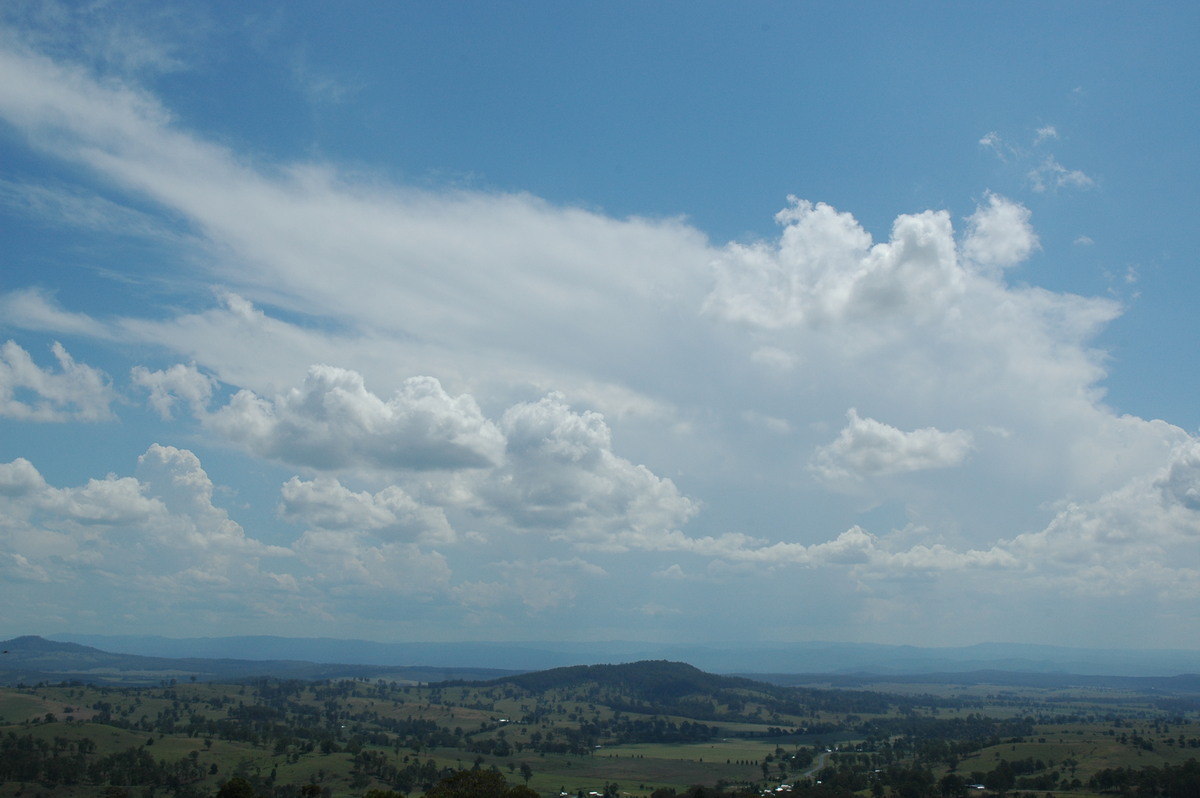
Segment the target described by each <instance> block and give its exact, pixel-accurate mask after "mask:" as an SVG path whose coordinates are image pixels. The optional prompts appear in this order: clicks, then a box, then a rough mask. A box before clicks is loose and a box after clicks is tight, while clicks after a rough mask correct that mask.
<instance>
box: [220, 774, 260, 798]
mask: <svg viewBox="0 0 1200 798" xmlns="http://www.w3.org/2000/svg"><path fill="white" fill-rule="evenodd" d="M217 798H258V796H257V794H256V793H255V792H254V788H253V787H251V786H250V782H248V781H246V780H245V779H244V778H242V777H241V776H234V777H233V778H232V779H230V780H229V781H227V782H225V783H224V784H222V785H221V789H219V790H217Z"/></svg>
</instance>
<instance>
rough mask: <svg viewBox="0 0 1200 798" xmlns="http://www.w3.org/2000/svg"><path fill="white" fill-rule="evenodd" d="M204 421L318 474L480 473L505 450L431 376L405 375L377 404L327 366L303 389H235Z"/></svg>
mask: <svg viewBox="0 0 1200 798" xmlns="http://www.w3.org/2000/svg"><path fill="white" fill-rule="evenodd" d="M206 423H207V424H208V425H209V427H210V428H211V429H213V430H215V431H217V432H219V433H221V434H222V435H224V436H225V437H226V438H228V439H229V440H231V441H234V442H237V443H238V444H239V445H241V446H243V447H245V448H246V449H247V450H249V451H250V452H252V453H254V454H255V455H257V456H260V457H268V458H271V459H275V460H279V461H281V462H285V463H290V464H293V465H300V466H306V467H309V468H314V469H318V470H336V469H346V468H360V469H377V470H427V469H457V468H481V467H485V466H489V465H493V464H495V463H496V462H497V461H498V460H499V459H500V458H501V456H502V452H503V445H504V442H503V436H502V435H501V433H500V432H499V430H497V429H496V427H495V425H494V424H492V422H490V421H489V420H488V419H486V418H484V416H483V414H482V413H481V412H480V409H479V406H478V404H476V402H475V400H474V399H472V398H471V397H470V396H467V395H461V396H456V397H455V396H450V395H449V394H447V393H446V391H445V390H444V389H443V388H442V386H441V384H440V383H439V382H438V381H437V380H436V379H434V378H432V377H412V378H409V379H407V380H405V381H404V383H403V385H402V387H401V388H400V390H398V391H397V392H396V393H395V394H394V395H393V396H392V397H391V398H389V399H383V398H381V397H379V396H377V395H375V394H374V393H372V392H371V391H369V390H368V389H367V387H366V385H365V383H364V381H363V378H362V376H361V375H360V374H358V373H356V372H354V371H350V370H348V369H341V368H335V367H332V366H313V367H311V368H310V369H309V371H308V375H307V377H306V378H305V380H304V383H303V385H301V386H300V387H298V388H292V389H290V390H288V391H287V392H285V393H282V394H279V395H277V396H275V397H273V398H263V397H260V396H258V395H257V394H255V393H254V392H252V391H249V390H242V391H239V392H238V393H237V394H235V395H234V396H233V398H232V399H230V401H229V404H227V405H226V406H225V407H222V408H220V409H219V410H217V411H216V412H214V413H213V414H212V415H211V416H209V417H208V418H207V419H206Z"/></svg>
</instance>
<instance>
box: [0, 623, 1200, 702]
mask: <svg viewBox="0 0 1200 798" xmlns="http://www.w3.org/2000/svg"><path fill="white" fill-rule="evenodd" d="M103 639H105V640H110V641H112V642H110V644H109V645H110V646H111V647H113V648H117V647H120V644H121V643H124V646H123V647H124V648H125V651H124V652H114V651H105V650H102V649H100V648H97V647H93V646H87V645H83V644H81V643H74V642H67V641H57V640H47V639H45V638H42V637H37V636H34V635H28V636H25V637H17V638H13V639H11V640H5V641H0V650H2V653H0V685H3V684H7V685H14V684H37V683H39V682H49V683H57V682H65V681H84V682H90V683H107V684H121V685H139V684H160V683H164V682H170V681H190V680H195V681H206V682H236V681H243V680H246V679H254V678H263V677H272V678H279V679H302V680H316V679H347V678H363V679H371V680H376V679H383V680H386V681H396V682H408V683H417V682H445V681H475V682H483V681H493V682H494V681H496V680H499V679H505V680H508V681H512V682H514V683H517V684H522V685H525V686H532V685H533V684H534V683H536V684H538V685H541V687H539V689H544V688H545V687H546V686H548V685H549V686H553V682H554V680H561V679H568V680H572V679H575V680H578V679H581V678H585V679H591V680H595V679H607V680H616V681H620V680H621V679H622V678H624V676H623V674H624V673H625V664H628V663H631V662H635V661H636V662H639V663H640V664H641V665H642V666H643V667H642V668H641V669H640V670H639V671H638V679H640V680H642V682H647V681H648V682H650V683H653V682H655V680H660V681H661V680H662V679H666V678H667V677H668V676H669V679H670V680H671V681H672V682H673V683H675V687H678V685H679V684H685V683H686V684H689V685H693V686H696V685H700V686H704V685H707V686H708V687H713V689H716V686H719V685H717V682H718V681H719V682H721V683H722V684H724V683H725V682H728V681H730V680H733V681H738V680H740V681H746V680H748V679H754V680H756V681H757V682H759V683H770V684H774V685H778V686H781V687H795V686H810V687H812V686H826V687H842V688H863V687H870V688H871V689H876V690H878V689H886V685H887V684H888V683H900V682H903V683H908V684H914V683H915V684H988V685H1000V686H1004V685H1008V686H1020V687H1055V688H1062V687H1103V688H1110V689H1128V690H1138V691H1142V692H1146V691H1154V692H1163V693H1170V694H1176V695H1183V694H1186V695H1193V696H1194V695H1198V694H1200V675H1196V674H1197V673H1200V668H1193V669H1191V670H1192V674H1191V675H1171V676H1165V675H1125V674H1120V673H1107V674H1105V673H1091V674H1083V673H1078V672H1076V673H1070V672H1066V671H1057V670H1056V671H1050V670H1046V669H1045V667H1044V665H1045V663H1046V662H1048V660H1039V661H1037V663H1038V664H1039V665H1042V666H1043V667H1042V669H1039V670H1019V669H1017V670H1009V669H1004V668H992V669H983V668H967V669H947V670H942V671H938V672H933V671H926V672H916V671H913V672H909V673H902V672H901V673H887V672H883V671H882V670H877V671H875V672H865V671H864V670H863V669H859V670H858V671H857V672H853V673H847V672H839V673H834V672H825V673H820V672H813V671H812V670H811V669H807V670H804V671H801V670H799V669H798V670H796V671H791V670H786V671H785V670H780V671H776V672H774V673H770V672H753V671H742V672H740V673H739V672H737V671H732V672H731V671H726V675H724V676H714V675H710V674H708V673H706V672H705V670H708V669H703V670H702V669H700V668H698V667H697V666H695V665H693V664H691V663H684V662H681V661H676V662H670V661H669V660H666V659H663V658H658V659H655V660H652V661H651V660H646V659H641V660H637V659H634V658H628V659H626V658H622V657H621V656H619V655H614V654H613V652H612V651H611V650H610V649H607V648H606V649H605V651H607V652H608V659H609V660H610V661H611V662H616V663H622V664H587V665H579V664H573V665H560V666H553V665H551V666H549V667H542V668H538V667H513V668H501V667H481V666H479V665H470V664H461V663H469V662H475V663H480V662H483V663H488V664H489V665H490V666H495V665H497V664H499V663H501V662H508V663H509V664H516V663H517V662H524V663H526V664H529V663H533V662H535V661H537V660H541V661H543V662H544V661H545V660H546V659H548V658H554V657H562V658H567V657H570V654H569V653H568V649H569V647H567V648H563V647H564V646H565V645H566V644H557V645H558V647H559V648H558V650H553V648H551V649H549V650H543V649H538V648H536V647H529V648H524V647H512V648H509V647H505V646H500V645H490V646H489V645H483V644H456V645H452V646H449V647H447V646H445V645H431V646H429V647H425V646H422V645H415V646H414V645H405V646H403V647H402V648H393V647H391V646H387V645H385V644H380V643H369V642H365V641H341V640H307V639H304V640H302V639H288V638H277V637H266V638H215V639H203V640H196V641H187V640H171V639H167V638H115V639H114V638H103ZM548 645H551V646H553V645H554V644H548ZM625 645H632V644H625ZM137 646H141V648H142V650H144V651H158V652H166V651H173V652H176V653H181V654H195V653H196V652H197V651H203V652H204V653H206V654H210V655H211V654H240V655H241V656H163V655H161V654H141V653H131V652H130V651H129V649H130V648H136V647H137ZM328 646H335V647H336V648H328ZM844 648H845V649H846V651H845V652H844V653H845V655H847V656H848V655H850V654H852V653H854V652H855V650H856V647H854V646H846V647H844ZM866 648H867V649H868V650H870V653H871V655H872V656H876V655H877V654H878V652H875V651H873V648H874V647H866ZM1065 650H1066V651H1070V652H1072V653H1073V654H1074V655H1076V656H1077V655H1078V653H1079V652H1078V650H1077V649H1065ZM956 651H957V650H956ZM743 653H745V652H743ZM1091 653H1095V652H1091ZM1099 653H1101V654H1107V655H1110V656H1115V655H1116V654H1117V653H1122V654H1124V655H1125V656H1128V652H1099ZM1151 653H1153V654H1160V655H1162V654H1164V653H1171V652H1146V656H1147V657H1149V655H1150V654H1151ZM1173 653H1175V654H1177V655H1179V656H1181V657H1182V656H1183V655H1186V654H1187V653H1188V652H1173ZM288 654H291V655H292V656H290V657H289V656H286V655H288ZM305 654H308V655H309V656H310V657H311V656H312V655H316V657H321V658H324V659H327V660H329V661H320V662H318V661H314V660H313V659H304V658H302V657H303V656H304V655H305ZM389 654H390V655H391V656H392V657H394V658H393V659H391V661H390V662H389V661H385V658H386V657H387V656H388V655H389ZM587 656H588V655H587V654H586V653H585V652H583V651H581V652H580V653H577V654H576V659H575V662H579V661H580V659H586V658H587ZM591 656H593V657H598V656H599V654H598V651H597V650H595V649H593V650H592V653H591ZM824 656H826V657H829V656H831V655H830V653H829V652H825V654H824ZM434 657H440V658H442V659H434ZM335 659H341V660H342V662H340V663H339V662H337V661H333V660H335ZM789 661H790V662H792V663H793V664H795V665H796V666H797V667H798V668H799V666H801V665H803V664H806V663H807V664H810V666H811V662H812V661H813V660H803V659H792V660H789ZM844 661H853V660H844ZM947 661H950V660H944V659H931V658H929V657H926V658H923V659H919V658H915V657H914V658H910V659H904V658H902V657H897V658H894V659H891V660H889V663H890V664H891V666H892V667H893V668H901V667H902V666H903V664H904V663H923V664H924V665H925V666H928V664H929V663H931V662H938V663H944V662H947ZM1105 661H1108V662H1114V661H1115V662H1117V663H1123V667H1128V666H1129V664H1130V662H1131V660H1128V659H1116V660H1112V659H1110V660H1102V659H1094V660H1089V662H1090V663H1091V665H1090V666H1089V667H1102V663H1103V662H1105ZM1155 661H1158V660H1153V659H1149V658H1148V659H1146V660H1143V661H1142V662H1143V663H1147V662H1155ZM1161 661H1164V662H1170V661H1173V660H1171V659H1170V658H1167V657H1164V658H1163V659H1162V660H1161ZM1180 661H1184V660H1182V659H1181V660H1180ZM647 662H651V666H649V667H648V669H647V666H646V663H647ZM959 662H960V663H961V664H965V665H968V666H969V665H972V664H975V663H976V662H977V661H976V660H961V661H959ZM1004 662H1006V663H1014V662H1016V663H1020V664H1022V665H1026V666H1028V665H1029V661H1027V660H1019V659H1017V660H1013V659H1009V660H1004ZM1135 662H1136V661H1135ZM402 663H424V664H402ZM647 673H651V674H654V675H651V676H649V677H647V675H646V674H647ZM664 674H666V675H664ZM714 680H716V681H714ZM526 682H528V683H529V684H528V685H526ZM643 686H645V685H644V684H643ZM656 689H659V690H660V691H661V690H666V691H669V690H670V689H674V688H673V687H668V686H664V685H658V687H657V688H656ZM696 689H697V690H700V687H697V688H696Z"/></svg>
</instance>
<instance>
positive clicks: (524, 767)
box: [521, 762, 533, 786]
mask: <svg viewBox="0 0 1200 798" xmlns="http://www.w3.org/2000/svg"><path fill="white" fill-rule="evenodd" d="M521 778H523V779H525V784H526V786H528V785H529V780H530V779H532V778H533V768H531V767H529V763H528V762H522V763H521Z"/></svg>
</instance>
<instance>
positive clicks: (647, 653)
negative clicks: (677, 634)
mask: <svg viewBox="0 0 1200 798" xmlns="http://www.w3.org/2000/svg"><path fill="white" fill-rule="evenodd" d="M52 639H54V640H58V641H62V642H72V643H79V644H83V645H88V646H93V647H95V648H98V649H103V650H105V651H110V652H120V653H123V654H137V655H141V656H149V657H168V658H202V659H230V660H251V661H272V660H275V661H278V660H286V661H300V662H306V663H324V664H338V663H350V664H354V665H363V666H383V667H387V668H397V667H418V666H419V667H424V668H426V669H427V670H428V669H429V668H434V669H443V670H444V669H447V668H450V669H462V668H468V669H480V668H490V669H499V670H503V671H537V670H546V669H549V668H558V667H563V666H568V665H594V664H605V663H619V662H636V661H641V660H662V659H666V660H672V661H676V662H687V663H689V664H691V665H694V666H696V667H697V668H700V669H702V670H705V671H709V672H712V673H727V674H728V673H737V674H746V675H761V674H839V675H850V674H863V673H867V674H878V675H881V676H903V675H911V674H962V673H970V672H977V671H993V672H1006V673H1026V674H1080V675H1094V676H1176V675H1179V674H1198V673H1200V651H1187V650H1147V651H1130V650H1108V649H1082V648H1066V647H1062V646H1044V645H1022V644H1003V643H982V644H978V645H972V646H963V647H958V648H919V647H915V646H889V645H878V644H862V643H815V642H810V643H779V644H754V645H747V644H741V643H738V644H730V645H725V646H722V645H716V644H713V645H672V644H656V643H638V642H621V641H616V642H606V643H562V642H530V643H377V642H371V641H365V640H338V639H332V638H289V637H272V636H258V637H203V638H166V637H153V636H110V635H87V634H60V635H54V636H53V637H52ZM449 678H455V677H449Z"/></svg>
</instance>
